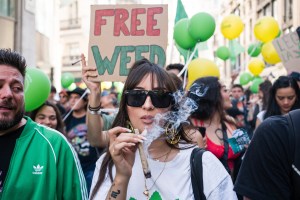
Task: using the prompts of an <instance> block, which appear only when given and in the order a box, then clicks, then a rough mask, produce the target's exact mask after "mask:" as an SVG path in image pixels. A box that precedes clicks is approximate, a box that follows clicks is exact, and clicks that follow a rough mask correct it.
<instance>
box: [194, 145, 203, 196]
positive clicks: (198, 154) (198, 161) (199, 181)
mask: <svg viewBox="0 0 300 200" xmlns="http://www.w3.org/2000/svg"><path fill="white" fill-rule="evenodd" d="M204 152H205V150H204V149H201V148H195V149H193V151H192V154H191V159H190V165H191V166H190V167H191V180H192V187H193V193H194V197H195V199H196V200H206V197H205V195H204V190H203V168H202V155H203V153H204Z"/></svg>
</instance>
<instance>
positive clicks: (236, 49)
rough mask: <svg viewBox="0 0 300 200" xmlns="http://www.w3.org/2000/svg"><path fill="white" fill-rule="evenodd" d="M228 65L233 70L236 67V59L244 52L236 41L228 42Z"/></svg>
mask: <svg viewBox="0 0 300 200" xmlns="http://www.w3.org/2000/svg"><path fill="white" fill-rule="evenodd" d="M229 51H230V63H231V68H232V69H233V68H234V66H235V65H236V57H237V56H238V55H239V54H241V53H242V52H244V51H245V49H244V47H242V45H241V44H240V43H239V42H238V41H237V40H229Z"/></svg>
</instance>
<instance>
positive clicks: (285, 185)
mask: <svg viewBox="0 0 300 200" xmlns="http://www.w3.org/2000/svg"><path fill="white" fill-rule="evenodd" d="M292 137H293V134H292V132H291V131H290V130H289V127H288V122H287V119H286V118H285V117H283V116H276V117H270V118H268V119H267V120H265V121H264V122H263V123H262V124H261V125H260V126H259V127H258V128H257V130H256V132H255V134H254V137H253V139H252V141H251V143H250V145H249V148H248V150H247V152H246V155H245V158H244V160H243V163H242V166H241V168H240V171H239V175H238V178H237V181H236V183H235V187H234V190H235V191H236V192H237V193H238V194H241V195H243V196H246V197H248V198H250V199H252V200H261V199H264V200H276V199H278V200H279V199H280V200H282V199H285V200H286V199H287V200H288V199H293V197H292V193H293V191H292V190H293V187H295V188H297V187H298V188H299V189H300V185H299V186H293V185H292V183H291V182H292V181H291V176H290V175H291V173H292V162H293V160H294V156H295V154H294V148H295V140H292V139H291V138H292ZM299 167H300V166H297V168H298V169H300V168H299Z"/></svg>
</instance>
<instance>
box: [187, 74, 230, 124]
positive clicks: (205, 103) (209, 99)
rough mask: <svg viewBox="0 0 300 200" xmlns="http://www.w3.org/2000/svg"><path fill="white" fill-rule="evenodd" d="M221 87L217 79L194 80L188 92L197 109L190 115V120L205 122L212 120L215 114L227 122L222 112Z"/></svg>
mask: <svg viewBox="0 0 300 200" xmlns="http://www.w3.org/2000/svg"><path fill="white" fill-rule="evenodd" d="M221 88H222V85H221V84H220V82H219V80H218V78H217V77H204V78H199V79H197V80H195V81H194V82H193V84H192V86H191V88H190V90H189V92H188V96H189V97H190V98H191V99H193V100H194V101H195V102H196V103H197V105H198V108H197V110H195V111H194V112H193V113H192V114H191V117H192V118H196V119H200V120H207V119H212V117H213V115H214V114H215V113H218V114H219V115H220V120H221V121H226V122H228V123H231V121H228V120H227V118H226V115H225V111H224V103H223V97H222V94H221Z"/></svg>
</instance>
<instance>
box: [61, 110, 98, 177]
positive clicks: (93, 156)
mask: <svg viewBox="0 0 300 200" xmlns="http://www.w3.org/2000/svg"><path fill="white" fill-rule="evenodd" d="M65 125H66V131H67V137H68V139H69V141H70V142H71V143H72V145H73V147H74V149H75V150H76V152H77V154H78V158H79V160H80V164H81V167H82V169H83V171H84V172H86V171H94V169H95V163H96V161H97V159H98V157H99V155H100V153H101V150H100V149H96V148H95V147H92V146H91V145H90V143H89V142H88V140H87V137H86V134H87V125H86V116H83V117H81V118H75V117H73V115H72V113H71V114H70V115H69V116H68V117H67V119H66V120H65Z"/></svg>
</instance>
